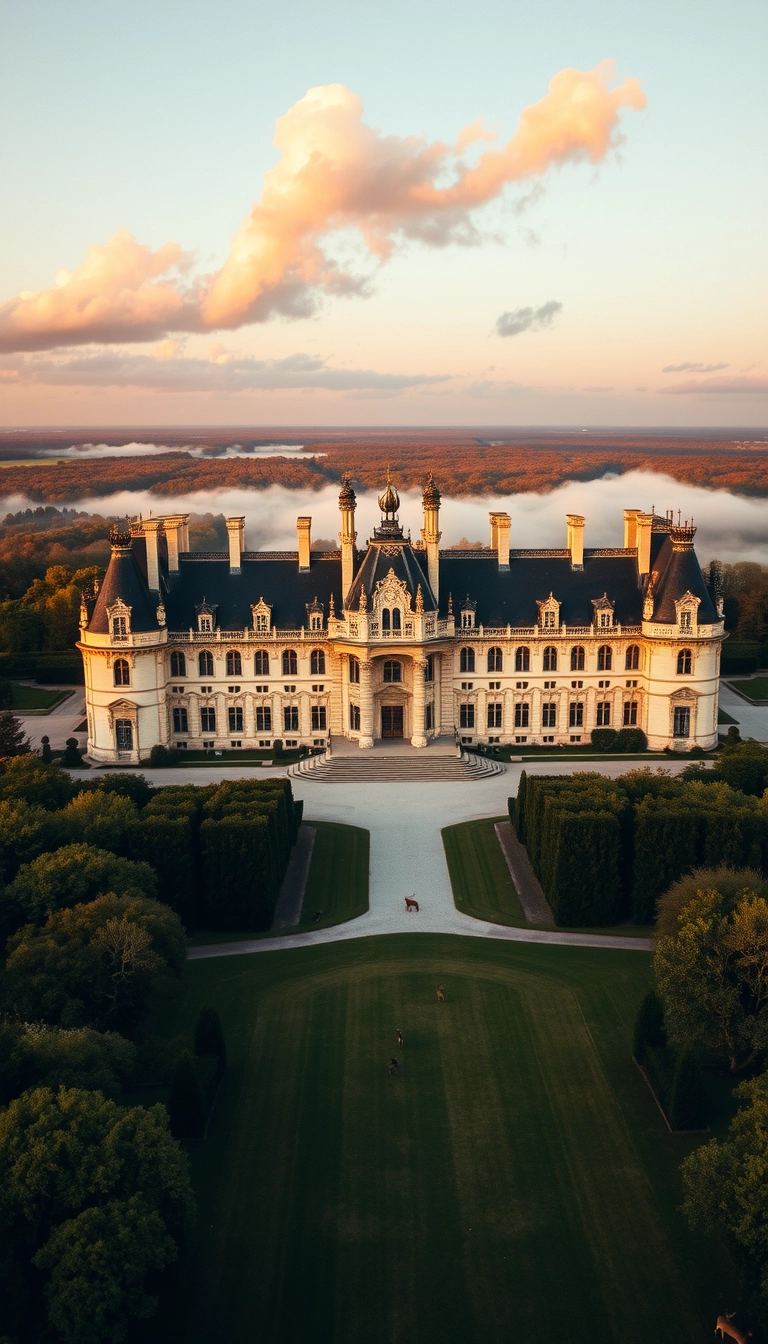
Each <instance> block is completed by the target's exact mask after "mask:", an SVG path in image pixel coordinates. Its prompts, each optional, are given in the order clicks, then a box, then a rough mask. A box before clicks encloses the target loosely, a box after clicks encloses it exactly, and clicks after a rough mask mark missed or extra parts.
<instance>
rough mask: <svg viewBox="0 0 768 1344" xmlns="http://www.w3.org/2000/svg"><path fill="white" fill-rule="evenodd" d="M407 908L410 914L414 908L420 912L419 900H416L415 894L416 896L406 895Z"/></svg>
mask: <svg viewBox="0 0 768 1344" xmlns="http://www.w3.org/2000/svg"><path fill="white" fill-rule="evenodd" d="M405 909H406V913H407V914H409V915H410V913H411V911H412V910H415V911H416V914H418V913H419V902H418V901H417V900H416V898H415V895H414V896H406V898H405Z"/></svg>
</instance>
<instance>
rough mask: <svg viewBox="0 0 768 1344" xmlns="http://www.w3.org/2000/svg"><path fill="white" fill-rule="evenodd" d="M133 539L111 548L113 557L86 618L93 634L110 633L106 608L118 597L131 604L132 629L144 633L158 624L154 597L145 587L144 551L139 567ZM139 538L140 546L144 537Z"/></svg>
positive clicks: (142, 544) (155, 598) (155, 628)
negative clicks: (142, 562)
mask: <svg viewBox="0 0 768 1344" xmlns="http://www.w3.org/2000/svg"><path fill="white" fill-rule="evenodd" d="M136 540H137V539H136V538H135V539H134V540H133V543H132V544H131V545H130V546H121V547H119V548H118V547H114V546H113V548H112V558H111V559H110V562H109V566H108V568H107V572H106V574H105V576H104V582H103V583H102V585H101V588H100V589H99V595H98V597H97V598H96V603H95V605H94V607H93V612H92V614H91V618H90V620H89V622H88V629H89V630H92V631H93V633H94V634H97V635H108V634H109V618H108V616H107V611H108V609H109V608H110V607H112V606H114V604H115V603H116V602H117V600H118V598H120V599H121V600H122V601H123V602H124V603H125V605H126V606H127V607H130V608H131V630H133V631H135V632H136V633H137V634H143V633H146V632H147V631H149V630H159V628H160V627H159V625H158V622H157V597H156V596H155V595H154V594H152V593H150V591H149V588H148V587H147V580H146V552H144V569H143V570H142V567H141V562H140V557H139V556H137V554H136ZM140 541H141V547H142V550H143V548H144V538H143V537H142V538H140Z"/></svg>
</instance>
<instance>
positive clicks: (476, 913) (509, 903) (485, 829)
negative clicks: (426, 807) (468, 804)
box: [441, 817, 528, 928]
mask: <svg viewBox="0 0 768 1344" xmlns="http://www.w3.org/2000/svg"><path fill="white" fill-rule="evenodd" d="M502 820H505V818H502ZM493 826H494V822H493V819H490V820H489V819H488V818H487V817H484V818H483V819H482V820H480V821H466V822H462V823H461V825H459V826H447V827H446V828H445V829H444V830H443V831H442V832H441V835H442V838H443V848H444V850H445V858H446V862H447V864H448V872H449V875H450V879H451V887H452V888H453V899H454V903H455V905H456V909H457V910H461V911H462V913H463V914H465V915H472V917H473V918H474V919H486V920H489V921H491V922H492V923H494V924H508V925H511V926H513V927H514V928H524V927H527V925H528V921H527V920H526V918H525V915H524V913H523V908H522V906H521V904H520V898H519V896H518V894H517V891H516V890H515V884H514V882H513V881H512V878H511V877H510V875H509V869H508V867H507V863H506V859H505V858H504V855H503V853H502V850H501V845H500V844H499V841H498V837H497V835H496V832H495V831H494V829H493Z"/></svg>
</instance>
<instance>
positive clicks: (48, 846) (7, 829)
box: [0, 779, 70, 936]
mask: <svg viewBox="0 0 768 1344" xmlns="http://www.w3.org/2000/svg"><path fill="white" fill-rule="evenodd" d="M1 782H2V780H1V779H0V783H1ZM69 838H70V837H69V828H68V826H67V821H66V817H65V815H64V813H63V812H49V811H47V809H46V808H44V807H33V806H30V804H29V803H25V802H24V801H23V799H21V798H15V799H10V800H8V801H6V800H5V799H2V800H0V868H1V869H2V876H3V878H4V879H5V880H6V881H10V879H11V878H13V877H15V875H16V873H17V871H18V869H19V865H20V864H22V863H31V862H32V860H33V859H36V858H37V857H38V855H39V854H42V853H43V852H44V851H45V850H52V849H57V848H58V847H59V846H60V845H61V844H64V843H65V842H66V841H67V840H68V839H69ZM0 910H2V906H1V905H0ZM11 927H13V926H11ZM4 932H5V933H7V932H9V930H8V929H5V930H4ZM2 933H3V930H2V928H0V936H2Z"/></svg>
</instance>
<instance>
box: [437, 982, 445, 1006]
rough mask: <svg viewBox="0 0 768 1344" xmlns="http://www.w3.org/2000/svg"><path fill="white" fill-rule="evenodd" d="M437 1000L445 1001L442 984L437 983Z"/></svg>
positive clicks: (439, 1001)
mask: <svg viewBox="0 0 768 1344" xmlns="http://www.w3.org/2000/svg"><path fill="white" fill-rule="evenodd" d="M437 1002H438V1003H445V990H444V988H443V986H442V985H438V987H437Z"/></svg>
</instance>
